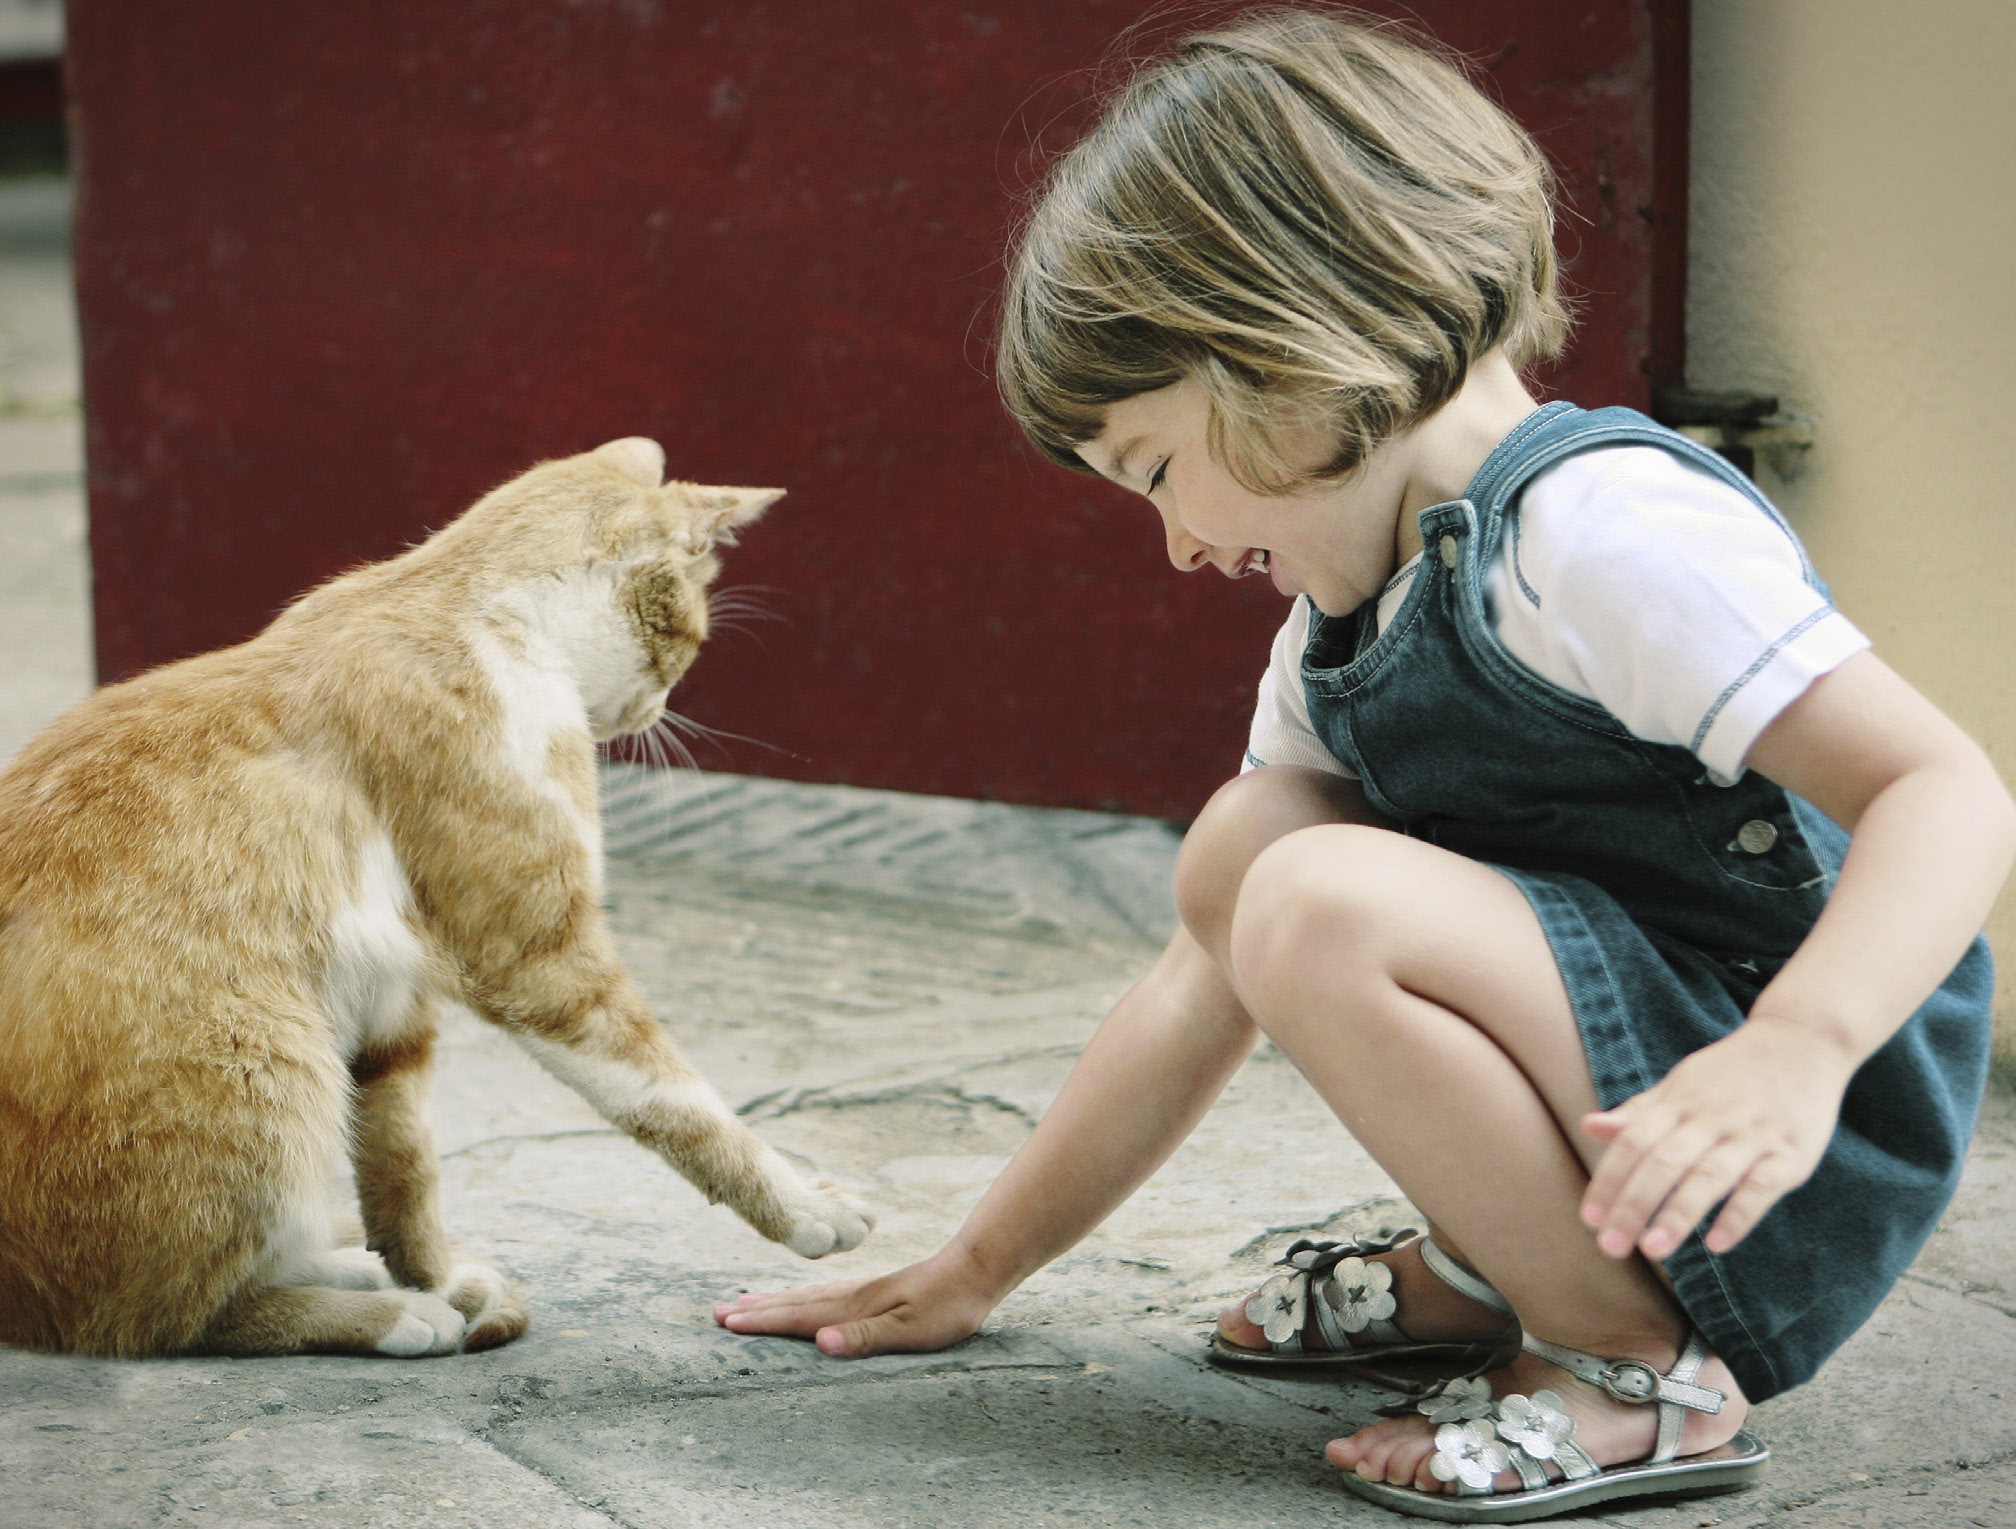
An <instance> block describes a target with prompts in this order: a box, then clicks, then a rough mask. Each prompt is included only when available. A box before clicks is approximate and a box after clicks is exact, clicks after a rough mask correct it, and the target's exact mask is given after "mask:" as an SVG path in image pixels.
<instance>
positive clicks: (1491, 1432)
mask: <svg viewBox="0 0 2016 1529" xmlns="http://www.w3.org/2000/svg"><path fill="white" fill-rule="evenodd" d="M1511 1466H1512V1454H1511V1451H1509V1450H1507V1449H1506V1448H1505V1446H1504V1445H1503V1444H1500V1443H1499V1442H1498V1434H1497V1431H1496V1430H1495V1429H1494V1428H1492V1426H1491V1424H1490V1423H1489V1422H1488V1421H1486V1420H1485V1419H1483V1418H1471V1419H1470V1420H1469V1421H1468V1422H1464V1423H1444V1424H1443V1425H1442V1426H1441V1427H1440V1428H1438V1429H1436V1430H1435V1454H1434V1456H1433V1458H1431V1459H1430V1460H1429V1462H1428V1470H1429V1472H1430V1473H1431V1474H1432V1475H1433V1476H1434V1477H1435V1479H1436V1480H1437V1481H1460V1482H1462V1483H1463V1485H1464V1486H1466V1487H1468V1488H1469V1489H1470V1490H1471V1491H1473V1492H1488V1491H1490V1490H1491V1483H1492V1481H1493V1480H1494V1479H1496V1477H1497V1475H1498V1473H1499V1472H1500V1471H1503V1470H1509V1469H1511Z"/></svg>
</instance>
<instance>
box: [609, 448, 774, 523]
mask: <svg viewBox="0 0 2016 1529" xmlns="http://www.w3.org/2000/svg"><path fill="white" fill-rule="evenodd" d="M604 449H605V450H606V449H607V448H604ZM783 497H784V490H783V489H781V488H689V489H688V490H686V502H687V503H688V504H689V505H691V506H692V509H693V531H694V532H696V533H698V536H699V538H700V539H701V540H702V541H704V542H706V543H721V544H724V545H727V546H731V547H732V546H734V545H735V532H736V531H737V530H739V529H740V528H741V527H743V526H746V525H748V524H749V522H750V521H752V520H754V519H755V518H756V517H757V516H758V515H761V514H762V513H763V512H764V511H765V510H767V509H769V508H770V506H771V505H773V504H775V503H776V502H777V501H778V500H779V499H782V498H783Z"/></svg>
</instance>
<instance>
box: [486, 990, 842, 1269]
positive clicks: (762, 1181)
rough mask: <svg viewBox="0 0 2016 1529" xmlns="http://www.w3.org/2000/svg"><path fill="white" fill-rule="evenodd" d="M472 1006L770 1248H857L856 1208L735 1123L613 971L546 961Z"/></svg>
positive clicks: (821, 1251)
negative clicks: (808, 1179) (800, 1172)
mask: <svg viewBox="0 0 2016 1529" xmlns="http://www.w3.org/2000/svg"><path fill="white" fill-rule="evenodd" d="M556 989H558V990H556ZM470 996H471V998H472V1001H473V1002H474V1003H475V1005H476V1007H477V1009H478V1011H479V1012H481V1013H484V1014H485V1015H486V1016H487V1017H489V1018H491V1019H493V1020H495V1021H497V1022H498V1023H500V1024H502V1025H503V1026H504V1027H505V1028H506V1029H508V1030H509V1031H510V1032H511V1033H512V1035H513V1036H514V1037H515V1038H516V1039H517V1040H518V1041H519V1042H520V1044H522V1045H523V1046H524V1047H525V1049H526V1050H527V1051H529V1052H530V1053H531V1054H532V1056H533V1057H535V1058H536V1059H537V1060H538V1061H539V1062H540V1064H541V1065H542V1066H544V1067H545V1068H546V1069H547V1070H548V1071H549V1072H551V1073H552V1074H553V1075H554V1076H555V1077H557V1078H559V1079H560V1080H561V1081H562V1082H563V1083H565V1084H567V1086H568V1087H570V1088H572V1089H573V1090H574V1091H575V1092H576V1093H578V1094H580V1095H581V1097H582V1098H584V1099H586V1100H587V1101H588V1102H589V1103H590V1104H592V1105H593V1106H594V1107H595V1108H596V1110H598V1111H599V1112H600V1113H601V1114H602V1115H603V1117H604V1118H606V1119H607V1120H609V1121H610V1123H611V1124H613V1125H616V1126H620V1127H621V1128H622V1129H623V1130H624V1131H626V1132H628V1133H629V1134H630V1135H631V1136H632V1137H634V1138H635V1139H636V1140H637V1141H638V1142H640V1143H642V1144H643V1145H644V1146H647V1147H649V1148H651V1149H652V1150H653V1151H655V1152H657V1153H658V1154H659V1155H660V1156H661V1157H663V1158H664V1159H665V1161H666V1162H668V1163H670V1164H671V1165H672V1166H673V1167H674V1168H675V1169H677V1170H678V1171H679V1173H680V1174H682V1175H683V1176H684V1177H685V1178H686V1179H688V1180H689V1181H690V1182H691V1183H692V1184H693V1185H694V1186H695V1187H696V1188H698V1189H699V1190H700V1191H701V1193H703V1194H705V1195H706V1196H707V1198H708V1199H709V1200H712V1201H715V1202H717V1203H720V1204H725V1205H726V1206H728V1208H729V1209H731V1210H733V1211H734V1212H735V1213H736V1214H737V1215H739V1216H740V1217H741V1218H742V1219H743V1220H744V1221H747V1222H748V1223H749V1224H750V1225H751V1226H752V1227H754V1228H755V1229H756V1230H757V1231H759V1232H761V1233H762V1234H763V1235H764V1236H765V1237H768V1238H769V1239H770V1240H771V1241H773V1242H781V1243H783V1244H784V1245H785V1246H786V1247H788V1248H790V1249H791V1251H792V1252H794V1253H798V1254H802V1255H803V1256H804V1257H806V1258H823V1257H825V1255H827V1254H828V1253H837V1252H845V1251H846V1250H847V1249H849V1248H852V1247H855V1246H857V1245H858V1244H859V1243H860V1242H861V1240H862V1239H863V1238H865V1237H866V1236H867V1235H868V1232H869V1229H870V1228H871V1227H873V1226H874V1224H875V1218H874V1215H873V1213H872V1212H870V1211H869V1210H868V1208H867V1207H866V1206H865V1205H863V1204H862V1203H861V1202H860V1201H859V1200H857V1199H855V1198H854V1197H853V1196H852V1195H850V1194H848V1193H847V1192H846V1191H845V1190H843V1189H841V1188H839V1187H838V1186H837V1185H833V1184H829V1183H820V1184H808V1183H806V1182H805V1181H804V1180H803V1179H802V1178H801V1177H800V1176H799V1175H798V1173H797V1171H796V1170H795V1169H793V1168H792V1167H791V1165H790V1164H789V1163H787V1162H785V1160H784V1159H783V1157H782V1156H781V1155H779V1154H778V1153H777V1152H776V1150H775V1149H773V1148H771V1147H768V1146H766V1145H764V1143H763V1142H762V1141H760V1140H759V1139H758V1138H757V1137H756V1136H755V1135H754V1134H753V1133H752V1132H751V1131H750V1130H749V1128H748V1127H747V1126H745V1125H744V1124H743V1123H742V1122H741V1121H740V1120H738V1119H737V1118H736V1117H735V1113H734V1111H732V1110H730V1109H729V1108H728V1106H727V1104H726V1103H725V1102H724V1101H723V1100H722V1098H721V1096H720V1095H719V1094H717V1093H716V1092H715V1091H714V1089H713V1088H712V1087H711V1086H709V1084H708V1083H707V1082H706V1080H705V1079H703V1078H702V1077H701V1076H700V1075H699V1074H698V1073H696V1072H695V1071H694V1070H693V1069H692V1068H691V1067H689V1066H688V1065H687V1063H686V1060H685V1058H684V1057H682V1056H681V1055H680V1054H679V1051H678V1049H677V1048H676V1047H675V1046H674V1045H673V1044H672V1042H671V1040H670V1039H669V1038H668V1037H667V1036H666V1034H665V1032H664V1029H663V1028H662V1027H661V1026H660V1025H659V1023H658V1021H657V1019H656V1018H654V1017H653V1016H652V1014H651V1013H650V1011H649V1010H648V1009H647V1008H646V1007H645V1004H644V1000H643V998H642V996H641V995H640V994H638V992H637V991H636V989H635V988H634V987H633V986H632V985H631V983H630V981H629V979H628V978H627V977H626V976H625V975H624V974H623V973H622V972H621V971H620V970H618V969H615V968H613V967H612V966H605V965H602V964H601V963H600V962H597V961H594V960H593V959H592V958H583V957H574V958H569V957H566V956H559V957H549V958H547V959H546V960H544V961H541V962H538V963H536V964H533V963H528V964H527V965H526V966H524V967H521V968H520V969H518V970H516V971H514V972H513V973H511V975H510V978H509V980H508V981H507V982H505V983H504V984H502V990H501V991H500V990H498V989H491V990H489V991H487V992H480V993H472V994H471V995H470Z"/></svg>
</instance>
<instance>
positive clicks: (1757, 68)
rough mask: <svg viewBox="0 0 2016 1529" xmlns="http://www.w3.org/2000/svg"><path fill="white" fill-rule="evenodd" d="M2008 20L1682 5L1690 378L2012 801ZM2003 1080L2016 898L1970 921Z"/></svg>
mask: <svg viewBox="0 0 2016 1529" xmlns="http://www.w3.org/2000/svg"><path fill="white" fill-rule="evenodd" d="M2012 59H2016V4H2011V3H2010V0H1927V3H1922V4H1913V5H1899V4H1897V3H1895V0H1695V3H1694V137H1693V161H1694V183H1693V196H1692V202H1693V205H1692V222H1691V235H1690V237H1691V240H1692V268H1691V272H1690V283H1691V285H1690V292H1689V299H1688V350H1689V355H1688V373H1689V380H1690V381H1691V382H1693V383H1695V384H1696V385H1698V386H1704V387H1748V388H1756V389H1758V390H1761V391H1768V392H1776V393H1778V394H1779V395H1780V397H1781V399H1782V403H1783V406H1784V407H1785V408H1787V409H1790V410H1793V411H1795V412H1797V413H1799V414H1801V415H1804V416H1806V417H1808V418H1809V419H1810V420H1811V422H1812V426H1813V438H1814V444H1813V446H1812V448H1811V450H1810V451H1809V452H1807V453H1806V461H1805V465H1804V466H1803V467H1800V468H1798V469H1796V470H1795V471H1793V473H1792V474H1791V476H1790V477H1788V478H1785V479H1778V478H1776V477H1775V475H1773V474H1771V473H1770V472H1769V471H1768V470H1764V471H1762V472H1760V476H1762V477H1764V478H1765V479H1766V487H1767V489H1768V490H1769V491H1770V492H1772V493H1773V495H1774V497H1776V498H1777V500H1778V502H1779V503H1780V504H1781V505H1783V506H1784V508H1785V509H1786V511H1787V513H1788V514H1789V515H1790V516H1791V518H1792V519H1793V521H1794V523H1795V524H1796V525H1797V526H1798V528H1799V530H1800V532H1801V534H1802V535H1803V536H1804V537H1805V538H1806V540H1807V544H1808V546H1809V547H1810V549H1811V551H1812V553H1813V557H1814V560H1815V562H1817V563H1818V564H1819V567H1820V571H1821V572H1822V574H1823V575H1825V577H1826V578H1827V579H1828V580H1829V581H1830V582H1831V583H1832V585H1833V587H1834V593H1835V597H1836V599H1837V600H1838V602H1839V603H1840V605H1841V606H1842V608H1843V609H1844V610H1846V611H1847V613H1848V614H1849V616H1851V617H1852V618H1853V619H1854V620H1855V621H1856V622H1857V623H1859V624H1860V625H1861V626H1862V628H1863V629H1864V630H1865V631H1867V632H1868V633H1869V635H1870V636H1871V637H1872V638H1873V639H1874V641H1875V643H1876V648H1877V651H1878V652H1879V653H1880V654H1881V655H1882V656H1883V657H1884V658H1885V659H1887V660H1888V661H1889V662H1890V664H1891V665H1892V666H1893V667H1895V668H1896V669H1898V670H1899V671H1901V672H1902V673H1903V674H1904V675H1905V677H1906V678H1908V679H1910V680H1911V681H1912V682H1913V683H1914V684H1916V685H1917V686H1918V687H1919V688H1920V689H1922V690H1923V691H1925V692H1926V694H1928V695H1929V696H1931V698H1932V699H1933V700H1934V701H1936V702H1937V703H1939V704H1940V705H1941V706H1942V707H1944V708H1945V709H1946V710H1947V711H1948V712H1949V713H1950V714H1951V715H1953V716H1954V717H1955V718H1957V719H1958V720H1959V722H1960V723H1961V724H1962V725H1963V726H1964V727H1966V728H1967V730H1968V731H1969V732H1970V733H1972V734H1973V735H1974V737H1976V738H1977V739H1979V740H1980V741H1981V742H1982V744H1983V745H1984V746H1986V748H1987V749H1988V751H1989V752H1990V754H1991V755H1992V756H1993V757H1994V759H1995V761H1996V764H1997V766H1998V767H1999V768H2000V769H2001V771H2002V773H2003V777H2004V778H2005V779H2009V780H2016V680H2012V677H2011V676H2012V673H2016V594H2012V590H2016V382H2012V371H2016V89H2012V88H2011V85H2010V81H2009V69H2010V61H2011V60H2012ZM1989 933H1990V936H1991V938H1992V939H1993V940H1994V943H1995V951H1996V956H1997V960H1998V965H1999V966H2000V968H2001V969H2002V971H2003V973H2004V977H2003V981H2002V984H2001V992H2000V994H1999V995H1998V1001H1997V1014H1998V1024H1997V1032H1998V1041H1999V1047H1998V1049H1999V1052H2000V1056H2001V1059H2002V1062H2003V1065H2004V1067H2005V1069H2011V1068H2016V895H2011V894H2009V893H2005V894H2004V896H2003V898H2002V901H2001V902H2000V903H1999V904H1998V905H1997V908H1996V911H1995V914H1994V916H1993V918H1992V919H1991V921H1990V925H1989Z"/></svg>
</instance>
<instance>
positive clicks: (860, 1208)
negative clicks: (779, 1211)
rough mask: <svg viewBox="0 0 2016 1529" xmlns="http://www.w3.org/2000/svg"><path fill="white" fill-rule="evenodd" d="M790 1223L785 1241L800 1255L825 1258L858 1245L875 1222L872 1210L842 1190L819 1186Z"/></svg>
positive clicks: (787, 1245) (786, 1244) (785, 1243)
mask: <svg viewBox="0 0 2016 1529" xmlns="http://www.w3.org/2000/svg"><path fill="white" fill-rule="evenodd" d="M807 1202H808V1203H806V1204H805V1205H804V1206H803V1207H802V1208H801V1210H800V1212H799V1215H798V1218H797V1219H796V1220H795V1221H794V1222H793V1223H792V1225H791V1231H790V1234H789V1235H788V1236H787V1237H786V1238H785V1239H784V1245H785V1246H786V1247H788V1248H789V1249H790V1250H791V1251H792V1252H794V1253H796V1254H798V1255H799V1256H800V1257H803V1258H824V1257H825V1256H826V1255H827V1254H828V1253H844V1252H846V1251H847V1250H848V1249H849V1248H856V1247H859V1246H860V1245H861V1243H862V1241H863V1240H864V1239H865V1238H866V1237H867V1236H868V1233H869V1231H870V1230H871V1229H872V1228H873V1227H874V1225H875V1214H874V1212H873V1211H871V1210H869V1209H868V1207H867V1206H865V1205H863V1204H862V1203H861V1202H860V1201H859V1200H857V1199H855V1198H854V1197H853V1196H852V1195H850V1194H848V1193H846V1192H845V1191H844V1190H840V1189H837V1188H833V1187H830V1186H826V1185H822V1186H820V1190H819V1192H816V1193H814V1194H812V1195H809V1196H807Z"/></svg>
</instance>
